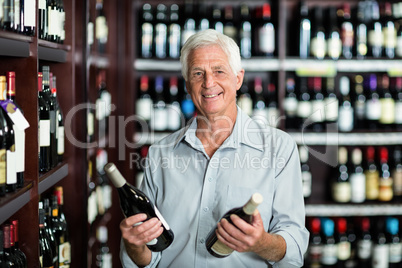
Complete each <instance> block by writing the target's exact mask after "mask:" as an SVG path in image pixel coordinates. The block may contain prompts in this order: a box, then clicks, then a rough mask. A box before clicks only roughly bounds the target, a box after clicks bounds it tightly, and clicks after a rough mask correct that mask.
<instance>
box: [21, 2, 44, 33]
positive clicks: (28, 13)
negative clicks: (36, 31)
mask: <svg viewBox="0 0 402 268" xmlns="http://www.w3.org/2000/svg"><path fill="white" fill-rule="evenodd" d="M39 2H41V0H39ZM35 11H36V1H35V0H25V1H24V25H25V27H34V26H35V25H36V12H35Z"/></svg>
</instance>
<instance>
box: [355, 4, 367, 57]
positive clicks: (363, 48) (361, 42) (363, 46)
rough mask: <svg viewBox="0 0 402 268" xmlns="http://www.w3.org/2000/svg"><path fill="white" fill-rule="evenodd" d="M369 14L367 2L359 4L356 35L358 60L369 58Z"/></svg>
mask: <svg viewBox="0 0 402 268" xmlns="http://www.w3.org/2000/svg"><path fill="white" fill-rule="evenodd" d="M369 15H370V14H369V13H368V8H367V2H365V1H360V2H359V3H358V4H357V11H356V20H357V23H356V26H355V28H356V33H355V52H354V53H355V55H356V57H357V58H358V59H364V58H365V57H366V56H367V52H368V48H367V25H368V23H369V21H368V20H369Z"/></svg>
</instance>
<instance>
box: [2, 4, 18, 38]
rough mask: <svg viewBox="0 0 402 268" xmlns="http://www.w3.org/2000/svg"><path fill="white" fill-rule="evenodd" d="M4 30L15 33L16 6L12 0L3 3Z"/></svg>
mask: <svg viewBox="0 0 402 268" xmlns="http://www.w3.org/2000/svg"><path fill="white" fill-rule="evenodd" d="M2 7H3V29H4V30H6V31H10V32H12V31H14V25H15V17H14V16H15V14H14V4H13V2H12V1H10V0H6V1H4V3H3V6H2Z"/></svg>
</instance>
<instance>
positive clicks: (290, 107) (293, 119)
mask: <svg viewBox="0 0 402 268" xmlns="http://www.w3.org/2000/svg"><path fill="white" fill-rule="evenodd" d="M297 106H298V100H297V95H296V84H295V79H294V78H293V77H288V78H286V93H285V98H284V100H283V109H284V111H285V116H286V118H285V124H286V129H295V128H297Z"/></svg>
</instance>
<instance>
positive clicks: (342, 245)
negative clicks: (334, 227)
mask: <svg viewBox="0 0 402 268" xmlns="http://www.w3.org/2000/svg"><path fill="white" fill-rule="evenodd" d="M351 250H352V247H351V245H350V242H347V241H345V242H339V243H338V260H341V261H345V260H348V259H349V258H350V255H351Z"/></svg>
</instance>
